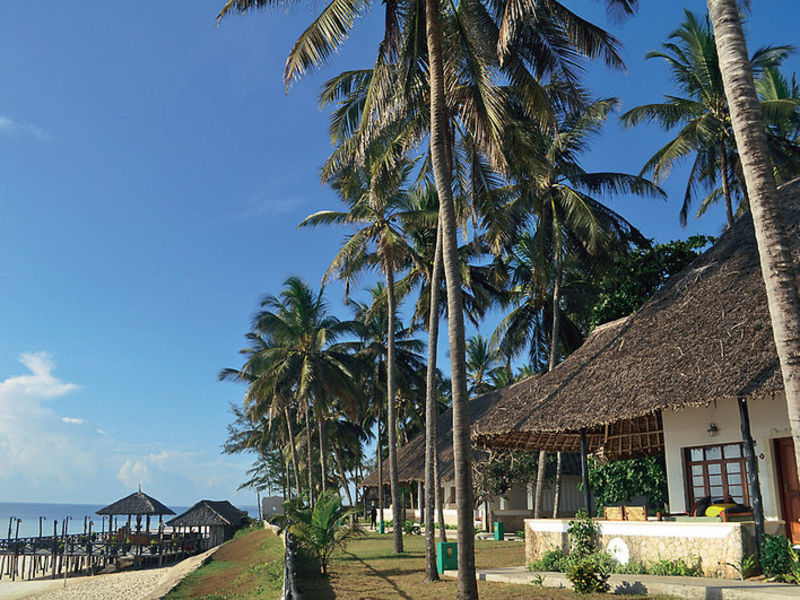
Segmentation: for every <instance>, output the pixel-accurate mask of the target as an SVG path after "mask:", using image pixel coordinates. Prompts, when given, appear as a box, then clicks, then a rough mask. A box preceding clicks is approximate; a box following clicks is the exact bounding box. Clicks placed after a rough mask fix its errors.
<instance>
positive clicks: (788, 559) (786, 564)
mask: <svg viewBox="0 0 800 600" xmlns="http://www.w3.org/2000/svg"><path fill="white" fill-rule="evenodd" d="M761 569H762V571H763V572H764V575H766V576H767V577H779V576H781V575H786V574H787V573H789V572H790V571H791V570H792V545H791V544H790V543H789V540H787V539H786V538H785V537H783V536H782V535H769V534H767V535H765V536H764V539H763V540H761Z"/></svg>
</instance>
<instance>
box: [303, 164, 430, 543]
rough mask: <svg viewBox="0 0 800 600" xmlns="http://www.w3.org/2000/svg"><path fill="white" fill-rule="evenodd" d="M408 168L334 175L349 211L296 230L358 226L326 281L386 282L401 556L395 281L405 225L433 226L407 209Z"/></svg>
mask: <svg viewBox="0 0 800 600" xmlns="http://www.w3.org/2000/svg"><path fill="white" fill-rule="evenodd" d="M410 168H411V164H410V163H407V164H406V165H405V166H403V167H401V168H389V169H386V168H383V165H371V166H370V169H374V171H372V172H371V171H370V170H369V169H366V168H353V169H349V170H347V171H344V172H342V173H340V174H338V175H337V177H336V179H335V180H334V182H333V186H334V188H335V189H336V190H337V191H338V192H339V194H340V196H341V198H342V200H344V201H345V202H347V203H348V204H349V210H348V211H345V212H342V211H320V212H317V213H315V214H313V215H310V216H309V217H307V218H306V219H305V220H304V221H303V222H302V223H301V224H300V226H301V227H303V226H316V225H328V224H342V225H351V226H352V225H357V226H360V229H358V230H357V231H356V232H355V233H353V234H352V235H349V236H348V238H347V240H346V242H345V244H344V245H343V246H342V248H341V250H340V251H339V252H338V254H337V255H336V257H334V259H333V261H332V262H331V266H330V267H329V269H328V270H327V272H326V274H325V277H326V278H327V277H329V276H330V274H331V273H336V274H337V275H338V276H339V277H341V278H342V279H344V280H345V281H346V282H347V283H346V287H347V289H349V286H350V282H351V281H352V279H353V278H354V277H356V276H357V275H358V274H359V273H360V272H362V271H363V270H364V269H367V268H372V267H375V266H379V267H380V269H381V270H382V271H383V274H384V277H385V280H386V289H385V296H386V315H387V319H386V331H387V342H386V353H387V356H386V399H387V400H386V401H387V411H386V416H387V432H388V443H389V480H390V481H389V483H390V487H391V494H392V518H393V521H394V523H395V526H394V527H393V540H394V550H395V552H397V553H399V552H402V551H403V532H402V528H401V527H400V526H399V524H400V523H401V518H402V517H401V495H400V494H401V492H400V484H399V481H398V479H397V439H396V435H397V417H396V408H397V406H396V402H397V389H396V377H395V369H396V358H395V352H396V345H395V334H396V330H395V329H396V323H395V319H396V306H395V302H396V296H395V277H396V273H397V272H398V270H400V269H402V268H404V266H405V265H406V264H408V262H409V261H411V260H412V259H413V254H412V252H411V248H410V246H409V245H408V243H407V240H406V238H405V235H404V233H403V229H404V226H405V224H406V222H412V221H417V222H419V221H421V220H425V219H427V220H431V215H430V214H426V212H425V211H417V210H413V208H409V203H408V196H407V194H406V193H405V192H404V190H402V187H401V186H402V185H403V183H404V182H405V180H406V178H407V177H408V174H409V172H410Z"/></svg>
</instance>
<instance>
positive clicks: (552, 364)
mask: <svg viewBox="0 0 800 600" xmlns="http://www.w3.org/2000/svg"><path fill="white" fill-rule="evenodd" d="M555 264H556V274H555V280H554V281H553V322H552V324H551V329H550V360H549V362H548V366H547V370H548V371H552V370H553V369H555V368H556V362H557V361H558V340H559V338H560V337H561V308H560V304H561V279H562V277H563V263H562V262H561V252H560V251H558V250H556V254H555ZM546 471H547V453H546V452H544V451H542V452H539V463H538V468H537V470H536V493H535V496H534V503H533V518H534V519H541V518H542V513H543V512H544V502H543V497H544V481H545V475H546ZM559 483H560V482H559ZM553 510H554V511H557V510H558V506H555V507H554V508H553Z"/></svg>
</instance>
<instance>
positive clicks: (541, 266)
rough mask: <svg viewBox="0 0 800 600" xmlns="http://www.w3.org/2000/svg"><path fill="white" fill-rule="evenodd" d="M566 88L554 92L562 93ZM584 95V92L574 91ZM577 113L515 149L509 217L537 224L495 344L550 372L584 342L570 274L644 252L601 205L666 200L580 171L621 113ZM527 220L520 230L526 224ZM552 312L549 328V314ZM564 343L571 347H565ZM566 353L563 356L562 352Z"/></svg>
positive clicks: (534, 130) (522, 249)
mask: <svg viewBox="0 0 800 600" xmlns="http://www.w3.org/2000/svg"><path fill="white" fill-rule="evenodd" d="M561 85H562V84H561V82H555V83H554V85H553V86H551V88H552V89H553V90H555V91H556V93H558V91H559V89H560V87H561ZM576 91H577V92H578V93H581V94H582V92H580V90H576ZM584 104H585V105H584V106H583V107H581V108H580V109H579V110H571V109H567V110H558V109H557V108H556V109H554V112H555V113H556V114H557V115H558V117H557V118H558V125H557V127H556V128H555V129H553V130H548V129H545V130H542V129H541V128H539V127H535V126H534V127H527V126H520V128H519V129H520V131H519V133H518V134H517V137H516V139H515V142H514V145H515V147H514V155H515V156H516V157H517V160H516V161H515V171H516V172H515V173H514V179H515V180H516V183H515V184H514V185H513V186H512V189H513V190H514V192H513V199H512V201H511V202H510V203H509V205H508V206H507V207H506V209H505V210H508V211H509V212H512V213H514V214H518V215H523V216H528V217H529V218H532V219H533V221H534V222H535V229H534V231H533V232H532V233H531V234H526V233H523V234H522V235H521V236H520V243H519V244H518V245H517V246H516V247H515V248H514V249H513V250H512V251H511V252H510V253H509V254H510V265H509V266H510V268H511V272H512V273H511V280H512V283H513V284H514V286H515V288H514V292H516V296H517V302H518V304H519V306H518V308H517V309H515V310H514V311H512V312H511V313H510V314H509V315H508V316H507V317H506V318H505V319H504V320H503V321H502V322H501V323H500V325H499V327H498V330H497V331H496V332H495V335H494V339H495V342H496V344H497V345H498V346H499V347H500V348H502V349H503V350H504V352H506V353H507V354H509V355H511V356H513V355H515V354H517V353H519V352H520V351H521V350H522V349H523V348H524V347H526V346H529V348H530V353H529V356H530V358H531V359H532V360H533V359H535V358H536V357H537V356H539V357H541V355H542V354H543V352H542V349H543V348H545V347H549V356H548V361H547V364H548V370H552V369H554V368H555V366H556V364H557V362H558V360H559V357H560V356H563V355H564V354H565V353H568V352H569V351H570V350H572V349H574V347H577V345H579V344H580V341H581V335H580V332H579V331H578V329H577V327H574V326H572V324H571V322H570V321H568V320H567V319H565V318H564V315H563V312H562V304H563V298H562V294H563V291H564V290H563V289H562V288H563V284H564V272H565V266H568V265H569V264H573V263H574V264H576V265H579V266H580V267H581V268H582V269H583V271H584V272H586V273H591V272H592V271H597V270H599V269H600V268H601V266H602V265H603V264H608V263H610V262H611V260H610V259H611V258H612V257H613V256H614V255H615V253H617V252H625V251H626V250H627V248H628V247H629V245H630V243H631V242H635V243H638V244H646V243H647V241H646V240H645V238H644V236H642V235H641V234H640V233H639V232H638V230H636V228H634V227H633V226H632V225H631V224H630V223H628V222H627V221H626V220H625V219H624V218H623V217H621V216H620V215H619V214H617V213H616V212H614V211H613V210H611V209H610V208H608V207H607V206H605V205H604V204H603V203H602V202H601V201H600V199H599V198H601V197H602V196H603V195H605V196H613V195H615V194H618V193H621V192H628V193H632V194H637V195H641V196H651V197H663V196H664V194H663V192H662V191H661V190H659V189H658V188H657V187H656V186H655V185H654V184H652V183H651V182H649V181H647V180H644V179H642V178H641V177H637V176H633V175H628V174H624V173H589V172H586V171H585V170H584V169H583V168H582V167H581V166H580V164H579V159H580V155H581V153H583V152H585V151H587V150H588V147H589V141H590V140H591V138H592V136H594V135H596V134H597V133H598V132H599V130H600V128H601V127H602V125H603V124H604V123H605V121H606V118H607V116H608V113H609V112H610V111H611V110H612V109H613V108H614V107H615V106H616V104H617V101H616V99H614V98H605V99H600V100H595V101H588V100H587V101H586V102H585V103H584ZM526 221H527V219H522V220H520V222H522V223H525V222H526ZM548 309H549V312H550V314H549V323H548V322H547V318H546V316H545V310H548ZM565 342H568V343H567V344H565ZM562 349H563V350H565V351H566V352H559V351H560V350H562ZM545 465H546V455H545V453H544V452H540V454H539V472H538V476H537V483H536V496H535V503H534V517H535V518H539V517H540V516H541V504H542V503H541V498H542V492H543V487H544V472H545Z"/></svg>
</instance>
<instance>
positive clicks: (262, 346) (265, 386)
mask: <svg viewBox="0 0 800 600" xmlns="http://www.w3.org/2000/svg"><path fill="white" fill-rule="evenodd" d="M246 337H247V339H248V340H249V341H250V345H249V346H248V347H247V348H243V349H242V350H240V351H239V353H240V354H242V355H244V356H246V357H247V360H246V361H245V363H244V365H243V366H242V367H241V368H240V369H230V368H227V369H223V370H222V371H221V372H220V374H219V378H220V379H221V380H229V381H240V382H246V383H248V388H247V392H246V393H245V396H244V411H245V412H244V413H243V416H242V418H245V417H246V418H249V419H251V420H252V421H257V420H258V419H260V418H263V417H266V419H267V422H268V424H269V427H270V428H272V427H273V426H274V424H275V423H280V421H281V420H283V422H284V425H285V427H286V431H287V441H288V443H289V444H288V445H289V452H290V458H291V463H292V470H293V472H294V482H295V489H296V490H297V494H298V495H300V490H301V487H300V470H299V468H298V465H297V445H296V443H295V437H294V427H295V419H294V418H293V416H292V414H293V411H294V406H293V398H294V394H293V393H292V391H291V389H289V388H287V387H286V386H280V387H278V388H274V387H273V386H272V384H271V383H267V382H266V378H265V377H264V374H265V372H267V371H268V370H269V369H271V368H272V365H269V364H268V363H267V362H265V361H264V360H263V357H264V354H265V353H266V352H267V351H268V350H269V349H270V348H271V347H272V342H271V341H270V340H269V339H268V338H266V337H264V335H263V334H262V333H260V332H255V331H252V332H250V333H248V334H247V336H246ZM235 414H236V413H235ZM281 417H283V418H282V419H281ZM290 489H291V488H290Z"/></svg>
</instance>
